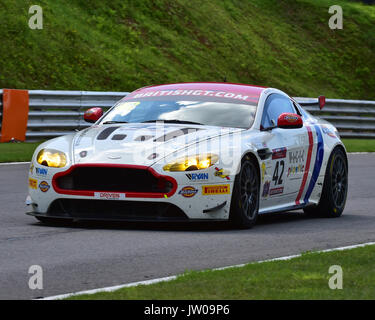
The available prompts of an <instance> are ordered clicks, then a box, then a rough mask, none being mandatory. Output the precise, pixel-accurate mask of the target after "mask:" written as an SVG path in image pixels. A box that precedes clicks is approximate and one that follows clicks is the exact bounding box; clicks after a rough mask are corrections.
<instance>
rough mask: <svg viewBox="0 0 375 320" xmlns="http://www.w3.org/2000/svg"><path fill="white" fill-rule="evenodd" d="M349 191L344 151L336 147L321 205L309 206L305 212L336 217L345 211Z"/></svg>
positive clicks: (330, 160) (330, 161) (330, 162)
mask: <svg viewBox="0 0 375 320" xmlns="http://www.w3.org/2000/svg"><path fill="white" fill-rule="evenodd" d="M347 193H348V165H347V161H346V157H345V154H344V152H343V151H342V150H341V149H339V148H336V149H334V150H333V151H332V154H331V156H330V157H329V160H328V164H327V169H326V174H325V177H324V184H323V190H322V195H321V198H320V201H319V205H317V206H313V207H307V208H305V209H304V211H305V213H307V214H309V215H314V216H320V217H327V218H336V217H340V216H341V214H342V212H343V211H344V207H345V203H346V197H347Z"/></svg>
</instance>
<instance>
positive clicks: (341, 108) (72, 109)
mask: <svg viewBox="0 0 375 320" xmlns="http://www.w3.org/2000/svg"><path fill="white" fill-rule="evenodd" d="M127 94H128V92H95V91H46V90H30V91H29V108H30V109H29V119H28V123H27V133H26V140H27V141H38V140H42V139H49V138H53V137H57V136H61V135H64V134H67V133H70V132H73V131H75V130H76V131H77V130H82V129H83V128H86V127H88V126H90V124H88V123H86V122H84V120H83V113H84V111H85V110H87V109H88V108H91V107H102V108H103V109H104V110H107V109H108V108H109V107H111V106H112V105H113V104H114V103H115V102H117V101H118V100H120V99H121V98H123V97H124V96H126V95H127ZM295 99H296V100H297V101H298V102H299V103H300V104H301V105H302V106H303V107H304V108H305V109H306V110H307V111H309V112H310V113H312V114H313V115H316V116H319V117H321V118H323V119H326V120H327V121H329V122H331V123H332V124H333V125H335V126H336V127H337V129H338V130H339V132H340V135H341V136H342V137H346V138H348V137H351V138H375V101H362V100H338V99H327V100H326V105H325V107H324V108H323V110H320V109H319V105H318V99H313V98H295ZM1 110H2V90H0V126H1ZM0 128H1V127H0Z"/></svg>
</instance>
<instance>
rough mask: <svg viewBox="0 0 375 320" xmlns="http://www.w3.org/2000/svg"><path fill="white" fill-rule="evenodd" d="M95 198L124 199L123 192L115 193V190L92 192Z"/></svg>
mask: <svg viewBox="0 0 375 320" xmlns="http://www.w3.org/2000/svg"><path fill="white" fill-rule="evenodd" d="M94 197H95V199H102V200H122V199H125V197H126V196H125V193H117V192H95V193H94Z"/></svg>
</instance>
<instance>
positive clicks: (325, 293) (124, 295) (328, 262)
mask: <svg viewBox="0 0 375 320" xmlns="http://www.w3.org/2000/svg"><path fill="white" fill-rule="evenodd" d="M332 265H339V266H341V268H342V270H343V289H341V290H339V289H336V290H332V289H330V288H329V286H328V280H329V278H330V277H331V276H332V275H333V274H329V273H328V269H329V267H330V266H332ZM374 265H375V246H367V247H363V248H357V249H352V250H346V251H335V252H327V253H306V254H304V255H302V257H299V258H295V259H292V260H289V261H273V262H265V263H260V264H258V263H254V264H249V265H246V266H245V267H241V268H231V269H226V270H220V271H203V272H186V273H185V274H183V275H181V276H179V277H178V278H177V279H176V280H173V281H170V282H162V283H158V284H153V285H149V286H145V285H141V286H137V287H131V288H124V289H120V290H118V291H115V292H111V293H96V294H93V295H82V296H76V297H71V298H70V299H78V300H80V299H151V300H158V299H168V300H175V299H189V300H190V299H235V300H238V299H293V300H294V299H375V268H374Z"/></svg>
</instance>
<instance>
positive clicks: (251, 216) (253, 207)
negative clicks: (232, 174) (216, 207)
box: [229, 158, 259, 229]
mask: <svg viewBox="0 0 375 320" xmlns="http://www.w3.org/2000/svg"><path fill="white" fill-rule="evenodd" d="M258 210H259V170H258V168H257V166H256V164H255V162H254V161H253V160H251V159H250V158H245V159H244V160H242V164H241V170H240V172H239V173H238V174H237V175H236V179H235V181H234V187H233V195H232V202H231V208H230V216H229V219H230V222H231V223H232V224H233V225H234V226H235V227H237V228H243V229H247V228H251V227H252V226H253V225H254V224H255V222H256V220H257V217H258Z"/></svg>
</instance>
